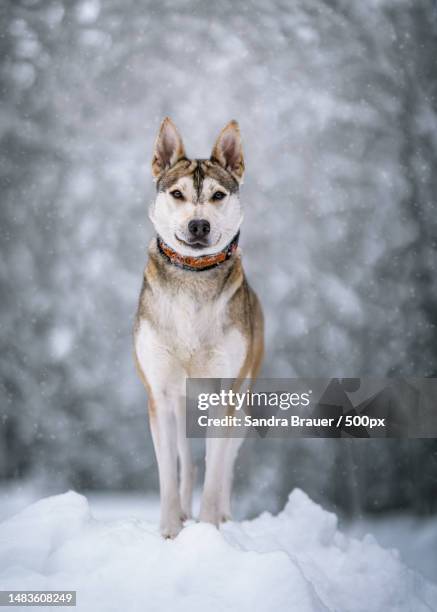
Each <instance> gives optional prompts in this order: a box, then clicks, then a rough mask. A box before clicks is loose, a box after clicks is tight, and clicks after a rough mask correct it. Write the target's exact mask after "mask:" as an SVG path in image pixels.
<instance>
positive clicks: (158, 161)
mask: <svg viewBox="0 0 437 612" xmlns="http://www.w3.org/2000/svg"><path fill="white" fill-rule="evenodd" d="M184 157H185V149H184V143H183V142H182V138H181V137H180V135H179V132H178V131H177V129H176V126H175V124H174V123H173V121H172V120H171V119H170V117H166V118H165V119H164V121H163V122H162V123H161V127H160V128H159V133H158V137H157V139H156V142H155V149H154V152H153V159H152V174H153V177H154V178H155V179H157V178H159V176H160V175H161V174H162V173H163V172H164V171H165V170H166V169H167V168H170V167H171V166H173V165H174V164H175V163H176V162H177V161H179V160H180V159H182V158H184Z"/></svg>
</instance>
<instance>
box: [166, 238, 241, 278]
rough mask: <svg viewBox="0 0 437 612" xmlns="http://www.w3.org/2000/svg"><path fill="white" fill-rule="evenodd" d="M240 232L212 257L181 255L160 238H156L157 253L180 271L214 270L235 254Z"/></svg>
mask: <svg viewBox="0 0 437 612" xmlns="http://www.w3.org/2000/svg"><path fill="white" fill-rule="evenodd" d="M239 238H240V232H237V233H236V234H235V236H234V237H233V239H232V240H231V242H230V243H229V244H228V245H227V246H226V247H225V248H224V249H223V250H221V251H219V252H218V253H213V254H212V255H198V256H195V255H181V254H180V253H178V252H177V251H175V250H174V249H172V248H171V247H170V246H168V244H166V243H165V242H164V241H163V240H162V238H161V237H160V236H157V238H156V243H157V246H158V251H159V252H160V253H161V255H162V256H163V257H165V258H166V259H167V260H168V261H169V262H170V263H171V264H173V265H174V266H177V267H178V268H181V269H182V270H190V271H192V272H202V271H203V270H211V268H216V267H217V266H219V265H220V264H222V263H223V262H225V261H227V260H228V259H229V258H230V257H232V255H233V254H234V253H235V251H236V250H237V247H238V240H239Z"/></svg>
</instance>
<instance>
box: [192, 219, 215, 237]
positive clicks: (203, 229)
mask: <svg viewBox="0 0 437 612" xmlns="http://www.w3.org/2000/svg"><path fill="white" fill-rule="evenodd" d="M210 230H211V226H210V224H209V221H207V220H206V219H192V220H191V221H190V222H189V224H188V231H189V232H190V234H191V235H192V236H193V237H194V238H204V237H205V236H207V235H208V234H209V232H210Z"/></svg>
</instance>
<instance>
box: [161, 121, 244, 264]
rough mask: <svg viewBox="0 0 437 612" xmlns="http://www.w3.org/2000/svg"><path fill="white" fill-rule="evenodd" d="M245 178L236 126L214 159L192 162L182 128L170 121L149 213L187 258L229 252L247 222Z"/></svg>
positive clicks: (215, 149) (225, 136)
mask: <svg viewBox="0 0 437 612" xmlns="http://www.w3.org/2000/svg"><path fill="white" fill-rule="evenodd" d="M243 172H244V161H243V151H242V146H241V139H240V130H239V127H238V124H237V122H236V121H231V122H230V123H229V124H228V125H227V126H226V127H225V128H223V130H222V131H221V133H220V135H219V137H218V138H217V141H216V143H215V145H214V147H213V150H212V153H211V157H210V158H209V159H193V160H191V159H188V158H187V157H186V155H185V149H184V145H183V142H182V139H181V137H180V135H179V132H178V131H177V129H176V126H175V125H174V123H173V122H172V120H171V119H169V118H168V117H167V118H166V119H164V121H163V122H162V124H161V127H160V130H159V134H158V137H157V139H156V144H155V150H154V155H153V160H152V173H153V176H154V178H155V180H156V182H157V195H156V199H155V201H154V202H153V203H152V205H151V207H150V212H149V216H150V219H151V221H152V223H153V225H154V226H155V229H156V231H157V233H158V234H159V235H160V236H161V238H162V239H163V240H164V242H166V243H167V244H168V245H169V246H170V247H172V248H173V249H174V250H175V251H177V252H179V253H181V254H182V255H201V254H202V255H204V254H205V255H207V254H212V253H216V252H218V251H220V250H222V249H224V248H225V247H226V246H227V245H228V244H229V243H230V242H231V240H232V238H233V237H234V236H235V234H236V233H237V232H238V230H239V228H240V225H241V222H242V220H243V214H242V210H241V206H240V198H239V186H240V183H241V181H242V178H243Z"/></svg>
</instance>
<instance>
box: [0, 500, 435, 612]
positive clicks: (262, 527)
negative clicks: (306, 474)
mask: <svg viewBox="0 0 437 612" xmlns="http://www.w3.org/2000/svg"><path fill="white" fill-rule="evenodd" d="M137 501H138V506H136V504H135V503H134V504H133V505H132V503H130V508H131V509H134V512H133V515H132V513H131V512H128V511H127V510H128V507H127V505H124V503H123V502H122V501H121V502H120V503H119V505H118V507H117V505H112V506H111V508H112V509H111V510H110V511H108V506H107V505H105V504H103V503H101V502H102V500H100V501H99V498H98V496H97V497H94V501H93V500H92V501H91V504H90V503H89V502H88V501H87V499H86V498H85V497H84V496H82V495H78V494H77V493H74V492H69V493H65V494H63V495H57V496H53V497H48V498H45V499H42V500H40V501H38V502H36V503H33V504H31V505H30V506H28V507H26V508H25V509H23V510H21V511H20V512H18V514H15V515H14V516H12V517H9V518H7V519H5V520H4V521H3V522H2V523H1V524H0V589H16V590H18V589H64V590H67V589H68V590H70V589H74V590H76V591H77V601H78V609H79V610H90V611H93V612H95V611H100V610H102V611H105V612H106V611H108V612H110V611H114V612H119V611H120V612H121V611H124V610H128V611H129V612H130V611H135V610H141V611H144V610H148V611H149V610H151V611H155V610H156V611H158V610H159V611H167V610H169V611H170V610H172V611H173V610H190V612H192V611H193V610H197V609H199V610H204V609H205V608H206V609H208V610H209V612H212V611H214V610H217V611H219V610H220V611H222V610H238V611H244V610H250V611H251V612H253V611H262V610H296V611H297V612H315V611H317V612H318V611H326V610H329V611H332V612H334V611H335V612H358V611H362V612H377V611H381V612H391V611H393V612H395V611H396V612H407V611H408V612H422V611H423V612H425V611H426V612H429V611H430V610H437V587H436V586H434V585H433V584H431V583H430V582H428V581H426V580H425V579H424V578H422V577H421V576H420V575H419V574H418V573H415V572H414V571H412V570H410V569H407V567H406V566H405V564H404V563H403V562H402V561H401V559H400V555H399V553H397V552H395V551H393V550H386V549H384V548H382V547H381V546H380V545H379V544H378V543H377V542H376V540H375V539H374V538H373V537H372V536H368V535H367V536H365V537H364V538H363V539H356V538H353V537H351V536H349V535H345V534H343V533H341V532H340V531H339V530H338V528H337V519H336V516H335V515H333V514H331V513H328V512H326V511H325V510H323V509H322V508H321V507H320V506H318V505H317V504H315V503H313V502H312V501H311V500H310V499H309V498H308V497H307V496H306V494H305V493H303V492H302V491H300V490H298V489H296V490H294V491H293V492H292V493H291V495H290V497H289V501H288V503H287V504H286V506H285V508H284V510H283V511H282V512H281V513H280V514H279V515H278V516H272V515H270V514H268V513H264V514H262V515H260V516H259V517H257V518H256V519H254V520H251V521H242V522H239V523H237V522H235V523H229V524H226V525H224V526H223V528H222V529H221V530H220V531H218V530H216V529H215V528H214V527H212V526H211V525H206V524H199V523H197V524H196V523H194V522H191V523H189V524H188V525H187V526H186V528H185V529H184V530H183V531H182V532H181V534H180V535H179V536H178V538H177V539H176V540H174V541H166V540H163V539H162V538H161V537H160V535H159V534H158V531H157V521H156V511H157V504H156V501H152V500H149V501H150V503H149V504H148V505H147V506H146V508H147V510H146V512H144V507H145V506H144V497H143V498H142V509H143V510H142V512H141V515H142V516H143V518H141V519H140V518H138V515H137V512H136V510H135V508H136V509H137V510H138V511H139V509H140V507H141V506H140V497H138V499H137ZM131 502H132V499H131ZM3 508H4V507H3ZM105 508H106V510H105ZM9 510H11V506H10V507H9ZM117 515H118V517H119V518H117V517H116V516H117ZM135 515H136V516H135ZM144 516H146V519H147V520H146V519H145V518H144ZM15 609H17V608H15Z"/></svg>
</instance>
